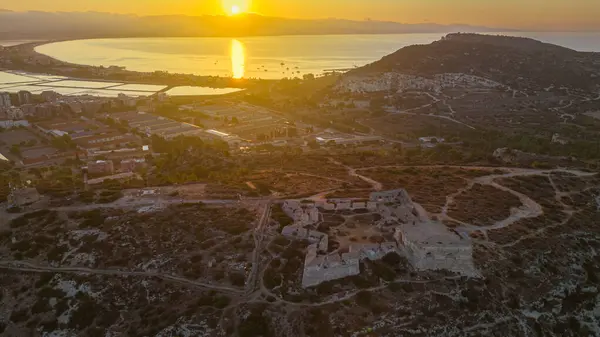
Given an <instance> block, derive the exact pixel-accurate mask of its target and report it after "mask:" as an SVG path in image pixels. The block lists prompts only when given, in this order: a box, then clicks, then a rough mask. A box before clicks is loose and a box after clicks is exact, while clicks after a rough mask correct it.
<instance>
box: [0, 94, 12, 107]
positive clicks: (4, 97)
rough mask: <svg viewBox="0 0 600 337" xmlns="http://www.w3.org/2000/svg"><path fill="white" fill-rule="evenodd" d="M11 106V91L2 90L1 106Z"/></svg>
mask: <svg viewBox="0 0 600 337" xmlns="http://www.w3.org/2000/svg"><path fill="white" fill-rule="evenodd" d="M11 106H12V102H11V100H10V93H8V92H0V108H10V107H11Z"/></svg>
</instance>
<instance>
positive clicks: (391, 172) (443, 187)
mask: <svg viewBox="0 0 600 337" xmlns="http://www.w3.org/2000/svg"><path fill="white" fill-rule="evenodd" d="M359 172H360V174H363V175H366V176H368V177H370V178H372V179H374V180H376V181H378V182H380V183H382V184H383V189H384V190H391V189H397V188H404V189H406V190H407V191H408V194H410V196H411V198H412V199H413V201H415V202H417V203H419V204H421V205H422V206H423V207H424V208H425V209H426V210H427V211H429V212H432V213H439V212H440V211H441V210H442V207H443V206H444V205H445V204H446V197H447V196H448V195H450V194H453V193H455V192H457V191H458V190H460V189H462V188H465V187H467V185H468V179H472V178H475V177H478V176H484V175H488V174H491V171H484V170H476V169H473V170H468V169H457V168H443V167H440V168H422V167H406V168H373V169H364V170H360V171H359Z"/></svg>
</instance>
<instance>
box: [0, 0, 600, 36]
mask: <svg viewBox="0 0 600 337" xmlns="http://www.w3.org/2000/svg"><path fill="white" fill-rule="evenodd" d="M223 1H228V2H229V3H232V2H233V3H234V2H239V3H241V4H242V5H243V2H245V1H250V0H195V1H191V0H169V1H166V0H52V1H48V0H18V1H8V4H3V5H0V8H5V9H9V10H17V11H24V10H41V11H102V12H114V13H134V14H138V15H165V14H187V15H202V14H223V6H222V2H223ZM250 7H251V10H252V11H255V12H257V13H260V14H263V15H268V16H279V17H290V18H332V17H335V18H343V19H353V20H363V19H366V18H370V19H373V20H389V21H398V22H405V23H421V22H435V23H442V24H449V23H466V24H473V25H486V26H493V27H502V28H521V29H541V30H598V31H600V0H252V4H251V6H250Z"/></svg>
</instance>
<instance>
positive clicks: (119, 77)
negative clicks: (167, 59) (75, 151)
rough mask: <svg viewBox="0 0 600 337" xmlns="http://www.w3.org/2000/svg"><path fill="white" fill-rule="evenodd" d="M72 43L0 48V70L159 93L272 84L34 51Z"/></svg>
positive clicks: (256, 80) (65, 40) (33, 43)
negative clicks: (158, 89) (153, 88)
mask: <svg viewBox="0 0 600 337" xmlns="http://www.w3.org/2000/svg"><path fill="white" fill-rule="evenodd" d="M75 40H77V39H56V40H45V41H36V42H31V43H24V44H19V45H15V46H9V47H3V48H0V71H1V70H10V71H22V72H27V73H33V74H48V75H55V76H65V77H69V78H73V79H86V80H95V81H119V82H124V83H128V84H152V85H166V86H167V88H165V89H163V90H161V92H162V91H166V90H168V89H170V88H172V87H177V86H197V87H208V88H216V89H219V88H239V89H250V88H252V87H254V86H256V85H258V84H259V83H269V82H273V81H274V80H265V79H246V78H242V79H234V78H231V77H223V76H202V75H193V74H170V73H167V72H163V71H155V72H138V71H132V70H126V69H122V68H120V67H98V66H92V65H84V64H75V63H70V62H65V61H62V60H59V59H56V58H53V57H51V56H48V55H45V54H42V53H39V52H37V51H36V50H35V48H36V47H38V46H42V45H46V44H51V43H59V42H67V41H75Z"/></svg>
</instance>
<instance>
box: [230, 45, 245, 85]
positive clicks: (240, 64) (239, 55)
mask: <svg viewBox="0 0 600 337" xmlns="http://www.w3.org/2000/svg"><path fill="white" fill-rule="evenodd" d="M231 72H232V77H233V78H243V77H244V73H245V72H246V49H245V48H244V44H243V43H242V42H240V41H239V40H236V39H233V40H231Z"/></svg>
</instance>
